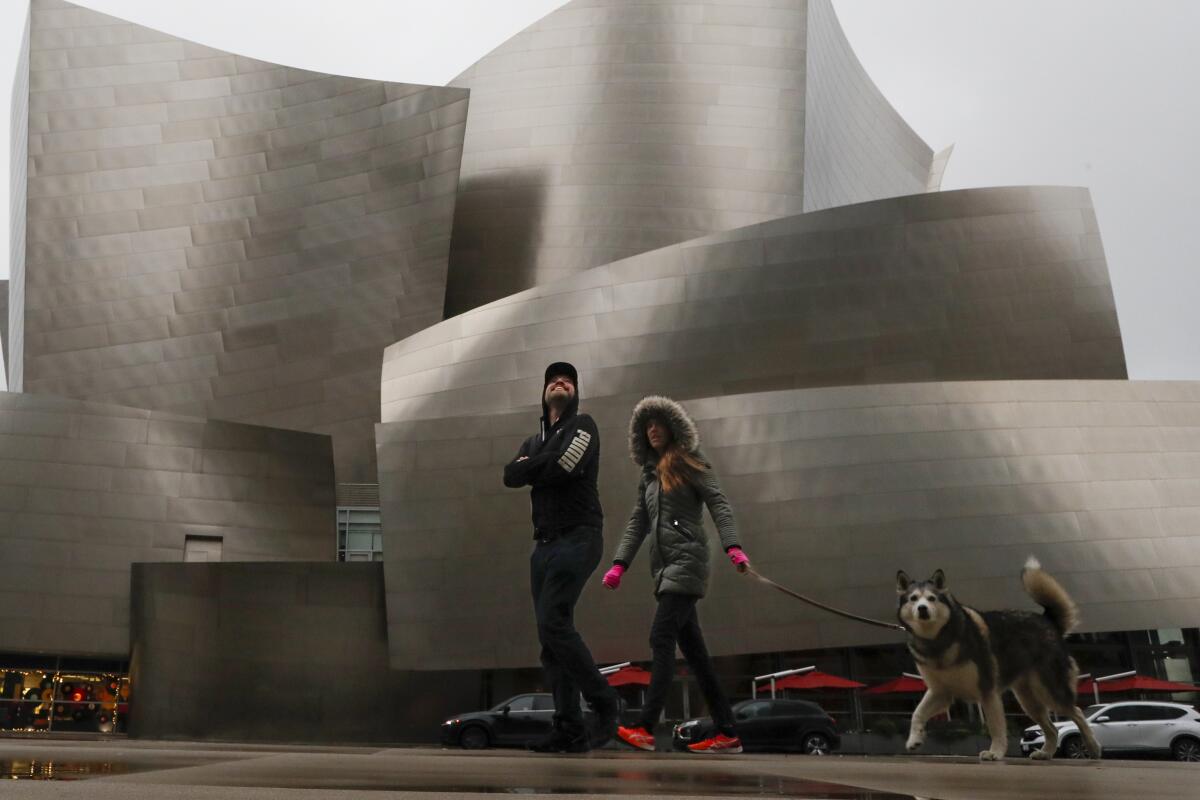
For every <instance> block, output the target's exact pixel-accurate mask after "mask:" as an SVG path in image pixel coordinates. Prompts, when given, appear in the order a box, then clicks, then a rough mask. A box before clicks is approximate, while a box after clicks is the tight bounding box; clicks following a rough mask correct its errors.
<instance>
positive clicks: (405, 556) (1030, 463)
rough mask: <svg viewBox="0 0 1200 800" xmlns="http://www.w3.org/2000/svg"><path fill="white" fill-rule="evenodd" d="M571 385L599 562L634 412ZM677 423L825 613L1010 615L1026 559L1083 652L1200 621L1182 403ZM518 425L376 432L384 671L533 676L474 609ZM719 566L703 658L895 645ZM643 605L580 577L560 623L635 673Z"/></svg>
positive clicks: (932, 399) (788, 405)
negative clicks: (1087, 645)
mask: <svg viewBox="0 0 1200 800" xmlns="http://www.w3.org/2000/svg"><path fill="white" fill-rule="evenodd" d="M581 379H582V387H583V396H584V402H583V404H582V407H583V409H584V410H586V411H587V412H588V413H590V414H592V415H593V416H594V417H595V418H596V419H597V422H598V424H599V427H600V431H601V438H602V440H603V442H604V444H603V447H604V450H603V452H604V453H605V455H604V457H603V458H602V461H601V476H600V488H601V495H602V500H603V503H604V507H605V509H606V511H607V521H606V525H605V541H606V546H605V558H608V557H611V554H612V552H613V549H614V548H615V546H616V541H617V539H618V537H619V535H620V533H621V531H622V529H623V527H624V524H625V519H626V514H627V513H628V509H629V508H630V507H631V505H632V502H633V488H634V487H635V486H636V481H637V475H636V472H635V469H634V467H633V465H632V464H631V463H630V461H629V458H628V457H627V454H626V453H625V452H624V440H625V426H626V424H627V420H628V414H629V412H630V409H631V408H632V405H633V403H634V402H635V401H636V399H637V395H628V396H624V397H614V398H606V399H601V400H588V399H587V398H588V389H587V387H588V385H589V384H588V373H587V371H586V370H585V371H584V372H583V373H582V374H581ZM539 385H540V382H538V381H533V382H530V383H529V385H527V387H526V391H527V392H529V393H530V394H532V395H533V396H536V394H537V391H538V386H539ZM654 388H657V386H656V385H650V386H648V387H647V391H649V390H652V389H654ZM687 406H688V409H689V411H690V412H691V413H692V414H693V415H694V416H695V418H696V420H697V422H698V425H699V428H700V435H701V441H702V446H703V447H704V448H705V452H706V453H707V455H708V456H709V457H710V458H711V459H712V460H713V462H714V464H715V466H716V469H717V471H718V474H719V475H721V477H722V484H723V487H724V489H725V490H726V494H727V495H728V496H729V498H730V501H731V502H732V504H733V508H734V509H735V513H736V515H737V517H738V521H739V526H740V530H741V539H742V543H743V544H744V545H745V546H746V549H747V552H748V553H749V554H750V557H751V558H752V559H754V563H755V565H756V566H757V568H758V569H760V570H761V571H762V572H764V573H765V574H766V575H768V576H770V577H772V578H774V579H776V580H778V581H780V582H782V583H784V584H786V585H789V586H793V587H797V588H799V589H800V590H802V591H805V592H807V593H811V594H813V595H814V596H817V597H819V598H821V599H822V600H824V601H827V602H829V603H831V604H833V605H836V606H839V607H842V608H846V609H848V610H850V611H852V612H856V613H859V614H865V615H869V616H873V617H877V618H885V619H886V618H889V617H890V616H891V615H892V613H893V612H894V604H895V590H894V577H893V576H894V575H895V572H896V570H897V569H901V568H902V569H905V570H907V571H909V572H910V573H912V574H918V575H920V574H927V573H932V571H933V570H934V569H936V568H939V567H940V568H943V569H945V570H946V572H947V575H948V578H949V583H950V586H951V589H952V590H953V591H956V592H957V593H958V595H959V596H960V598H962V599H963V600H964V601H968V602H970V603H972V604H973V605H976V606H977V607H980V608H992V607H1004V606H1016V607H1028V606H1029V601H1028V598H1027V597H1025V596H1024V595H1023V593H1022V592H1021V589H1020V583H1019V577H1018V576H1019V572H1020V569H1021V566H1022V564H1023V563H1024V560H1025V558H1026V557H1027V556H1028V555H1029V554H1030V553H1034V554H1036V555H1037V556H1038V557H1039V558H1040V559H1041V561H1042V563H1043V564H1044V565H1045V566H1046V567H1047V568H1048V569H1049V570H1051V571H1052V572H1053V573H1054V574H1055V575H1057V576H1058V577H1059V578H1060V580H1062V582H1063V584H1064V585H1065V586H1066V588H1067V589H1068V591H1070V592H1071V593H1072V595H1073V596H1074V597H1075V599H1076V600H1077V601H1078V602H1079V603H1080V607H1081V611H1082V616H1083V626H1082V629H1083V630H1085V631H1104V630H1136V629H1141V628H1162V627H1172V626H1183V627H1186V626H1190V625H1195V622H1196V619H1197V614H1200V383H1195V382H1179V383H1154V382H1129V381H1074V380H1070V381H1048V382H1041V381H1031V382H1021V381H985V382H952V383H942V382H934V383H922V384H889V385H874V386H854V387H837V388H826V389H807V390H790V391H781V392H766V393H756V394H748V395H731V396H725V397H714V398H705V399H699V400H693V401H690V402H688V403H687ZM533 425H534V420H533V416H532V415H531V414H530V413H528V412H526V413H500V414H492V415H481V416H470V417H460V418H454V419H441V420H424V421H415V422H402V423H393V424H384V425H380V426H379V429H378V430H379V448H380V469H381V472H382V474H383V480H382V481H381V483H382V487H383V488H384V490H385V496H384V509H383V510H384V519H385V520H386V522H387V525H388V537H389V539H388V541H389V542H396V541H399V542H400V543H401V546H399V547H391V546H389V548H388V550H387V552H386V558H387V561H386V563H385V570H386V577H387V583H386V586H387V592H388V625H389V639H390V642H391V659H392V665H393V666H394V667H399V668H418V669H437V668H450V667H453V668H455V669H464V668H471V667H477V668H499V667H525V666H532V665H534V664H536V663H537V653H538V646H537V642H536V631H535V630H534V626H533V625H532V624H530V622H529V608H528V605H527V601H517V602H503V603H494V604H491V605H488V606H487V607H486V608H484V607H483V606H481V605H480V604H479V603H478V602H474V601H475V600H477V599H478V598H481V597H505V598H512V597H516V596H517V594H515V593H519V594H523V584H522V583H521V580H520V576H522V575H524V574H525V571H526V569H527V564H526V561H527V558H528V552H529V548H530V541H529V519H528V517H529V502H528V497H527V492H523V491H511V490H506V489H504V488H503V486H502V484H501V481H500V474H501V471H502V465H503V464H504V463H505V462H506V461H508V460H509V459H510V458H511V457H512V453H513V452H515V451H516V448H517V446H518V445H519V443H520V441H521V440H522V438H523V437H524V436H525V435H527V434H528V432H529V430H530V429H531V428H532V427H533ZM723 565H725V562H724V561H723V560H718V561H716V562H714V570H713V573H714V574H713V581H712V586H711V591H710V595H709V598H708V599H707V600H706V601H705V602H704V603H703V605H702V615H703V617H704V627H705V630H706V631H707V632H709V636H708V640H709V645H710V648H711V649H712V651H713V652H714V654H720V655H727V654H735V653H751V652H771V651H783V650H797V649H809V648H818V647H834V646H846V645H856V644H875V643H880V642H886V641H895V640H896V639H895V634H893V633H889V632H885V631H881V630H880V629H877V628H871V627H867V626H863V625H859V624H856V623H852V622H848V621H844V620H840V619H838V618H836V617H833V616H830V615H827V614H823V613H822V612H819V611H817V610H815V609H811V608H809V607H807V606H805V605H803V604H800V603H797V602H795V601H792V600H790V599H788V598H785V597H783V596H782V595H780V594H778V593H776V592H774V591H771V590H769V589H767V588H764V587H762V586H761V585H759V584H757V583H755V582H753V581H751V580H749V579H747V578H744V577H741V576H738V575H737V574H736V573H735V572H734V571H733V570H732V569H731V568H728V567H727V566H726V568H722V566H723ZM651 589H652V587H651V582H650V579H649V570H648V568H647V566H646V564H645V554H644V553H643V554H642V557H641V558H639V559H638V561H636V562H635V563H634V564H633V566H632V568H631V570H630V572H629V574H628V575H627V576H626V580H625V583H624V584H623V585H622V588H621V591H620V592H617V593H612V592H605V591H603V590H602V589H601V588H600V585H599V574H598V573H597V575H596V576H595V577H594V580H593V581H592V582H591V584H590V585H589V586H588V588H587V589H585V596H584V598H583V600H582V601H581V602H580V604H579V607H578V609H577V619H578V621H579V625H580V628H581V630H582V631H583V632H584V634H585V636H586V637H587V640H588V643H589V645H590V646H591V648H592V652H593V653H594V655H595V656H596V658H597V659H598V660H599V661H602V662H603V661H619V660H627V659H630V658H632V659H638V658H645V657H646V656H647V654H648V646H647V645H646V643H645V641H644V635H645V631H646V630H648V629H649V623H650V616H651V615H652V613H653V603H652V602H651V597H650V595H651ZM631 632H633V633H631Z"/></svg>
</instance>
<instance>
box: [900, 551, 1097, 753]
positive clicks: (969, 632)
mask: <svg viewBox="0 0 1200 800" xmlns="http://www.w3.org/2000/svg"><path fill="white" fill-rule="evenodd" d="M1021 583H1022V584H1023V585H1024V587H1025V591H1026V592H1028V593H1029V596H1030V597H1032V598H1033V599H1034V601H1035V602H1036V603H1037V604H1038V605H1040V606H1042V607H1043V608H1044V609H1045V612H1044V613H1042V614H1041V615H1038V614H1035V613H1033V612H1029V611H976V610H975V609H973V608H970V607H968V606H964V605H961V604H960V603H959V602H958V601H957V600H955V599H954V596H953V595H952V594H950V593H949V592H948V591H946V576H945V575H944V574H943V573H942V571H941V570H940V569H939V570H938V571H937V572H935V573H933V577H931V578H930V579H929V580H927V581H914V580H911V579H910V578H909V577H908V575H906V574H904V572H903V571H900V572H897V573H896V591H897V593H898V594H899V603H898V608H897V610H896V617H897V619H899V620H900V624H901V625H903V626H904V628H905V629H906V630H907V631H908V651H909V652H910V653H912V657H913V659H914V660H915V661H916V662H917V670H918V671H919V672H920V673H921V677H922V678H924V679H925V683H926V685H927V686H928V691H926V692H925V696H924V697H923V698H921V702H920V704H918V705H917V710H916V711H914V712H913V716H912V726H911V728H910V733H909V735H908V744H907V745H906V746H907V748H908V749H909V751H913V750H916V749H917V748H919V747H920V746H921V744H922V743H923V742H924V741H925V723H926V722H927V721H928V720H929V718H930V717H933V716H935V715H937V714H940V713H942V712H943V711H945V710H946V709H947V708H949V707H950V703H951V702H952V701H953V700H955V699H959V700H965V701H968V702H973V703H978V704H979V706H980V708H982V709H983V716H984V719H985V720H986V722H987V727H988V734H989V735H990V736H991V737H992V743H991V746H990V747H989V748H988V749H987V750H984V751H983V752H982V753H980V754H979V759H980V760H981V761H997V760H999V759H1002V758H1004V753H1005V751H1006V750H1007V749H1008V736H1007V730H1006V727H1005V722H1004V705H1003V703H1002V701H1001V694H1002V693H1003V692H1004V691H1005V690H1006V689H1009V688H1011V689H1012V690H1013V694H1015V695H1016V696H1017V701H1018V702H1020V704H1021V708H1023V709H1024V710H1025V713H1026V714H1028V715H1029V717H1030V718H1031V719H1033V721H1034V722H1036V723H1037V724H1038V725H1039V726H1041V729H1042V732H1043V733H1044V734H1045V736H1046V744H1045V745H1044V746H1043V747H1042V749H1040V750H1037V751H1035V752H1034V753H1033V754H1032V756H1031V757H1032V758H1036V759H1047V758H1053V757H1054V751H1055V750H1057V749H1058V729H1057V728H1055V727H1054V725H1053V724H1051V722H1050V714H1049V712H1050V711H1055V712H1057V713H1059V714H1061V715H1063V716H1065V717H1069V718H1070V719H1071V720H1072V721H1073V722H1074V723H1075V724H1076V725H1078V726H1079V732H1080V733H1081V734H1083V739H1084V743H1085V744H1086V746H1087V749H1088V753H1089V755H1091V756H1092V758H1099V757H1100V745H1099V744H1097V742H1096V738H1095V737H1094V736H1092V730H1091V728H1089V727H1088V724H1087V720H1085V719H1084V718H1083V713H1082V712H1081V711H1080V710H1079V708H1078V707H1076V705H1075V684H1076V682H1077V680H1078V676H1079V668H1078V667H1077V666H1076V665H1075V660H1074V659H1072V658H1071V656H1070V655H1069V654H1068V653H1067V648H1066V645H1065V644H1064V643H1063V637H1064V636H1066V635H1067V634H1068V633H1070V632H1071V630H1072V629H1073V628H1074V627H1075V625H1076V623H1077V622H1078V614H1077V609H1076V607H1075V602H1074V601H1073V600H1072V599H1071V597H1070V595H1068V594H1067V593H1066V591H1065V590H1064V589H1063V588H1062V586H1060V585H1059V584H1058V581H1056V580H1054V578H1052V577H1050V575H1048V574H1047V573H1046V572H1043V571H1042V566H1041V564H1039V563H1038V562H1037V559H1035V558H1033V557H1032V556H1031V557H1030V558H1029V560H1028V561H1027V562H1026V563H1025V569H1023V570H1022V571H1021Z"/></svg>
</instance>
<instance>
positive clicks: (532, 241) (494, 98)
mask: <svg viewBox="0 0 1200 800" xmlns="http://www.w3.org/2000/svg"><path fill="white" fill-rule="evenodd" d="M453 85H455V86H465V87H469V88H470V89H471V114H470V116H469V118H468V120H467V134H466V142H465V145H464V152H463V162H462V186H461V190H460V193H459V200H458V208H457V210H456V215H455V222H454V242H453V245H452V251H451V265H452V267H451V273H450V281H449V287H448V290H447V294H446V313H447V316H451V315H453V314H458V313H461V312H463V311H467V310H468V309H471V308H475V307H476V306H479V305H482V304H484V303H487V302H489V301H492V300H497V299H499V298H502V297H505V296H507V295H509V294H512V293H513V292H518V291H521V290H522V289H528V288H530V287H531V286H538V285H543V284H546V283H549V282H552V281H556V280H559V279H561V278H564V277H566V276H568V275H572V274H575V273H578V272H580V271H582V270H585V269H587V268H590V267H596V266H600V265H602V264H606V263H608V262H611V261H615V260H617V259H621V258H626V257H628V256H631V255H634V254H636V253H642V252H646V251H649V250H654V249H656V248H660V247H664V246H666V245H670V244H675V243H676V242H681V241H685V240H688V239H694V238H696V237H699V236H704V235H706V234H710V233H714V232H717V231H727V230H731V229H734V228H740V227H743V226H746V225H750V224H752V223H755V222H762V221H765V220H769V219H774V218H776V217H784V216H790V215H793V214H798V213H800V212H801V211H805V210H810V209H813V208H823V207H826V206H829V205H839V204H844V203H851V202H858V201H861V200H870V199H875V198H878V197H888V196H892V195H899V194H912V193H915V192H920V191H924V188H925V185H926V181H927V177H928V172H929V166H930V160H931V157H932V154H931V152H930V150H929V148H928V146H926V145H925V144H924V143H923V142H921V140H920V139H919V138H918V137H917V136H916V135H915V134H914V133H913V132H912V131H911V129H909V128H908V126H907V125H905V124H904V122H903V120H901V119H900V117H899V115H897V114H896V112H895V111H894V110H893V109H892V108H891V106H889V105H888V103H887V101H886V100H885V99H884V98H883V96H882V95H881V94H880V93H879V91H878V90H877V89H875V87H874V85H873V84H872V83H871V81H870V79H869V78H868V77H867V75H866V73H865V72H864V71H863V70H862V67H861V66H859V64H858V61H857V60H856V59H855V58H854V55H853V53H852V52H851V51H850V47H849V44H848V43H847V42H846V41H845V37H844V36H843V35H842V32H841V29H840V27H838V25H837V21H836V19H835V18H834V16H833V10H832V6H831V5H830V4H829V2H828V0H815V1H814V2H812V3H810V2H808V0H723V1H719V0H718V1H714V0H707V1H705V2H697V1H696V0H666V1H665V2H654V3H635V2H625V1H624V0H617V1H614V0H572V2H569V3H567V4H565V5H564V6H563V7H562V8H560V9H558V10H557V11H555V12H553V13H551V14H550V15H548V16H546V17H545V18H544V19H542V20H540V21H539V22H537V23H535V24H533V25H531V26H530V27H529V28H527V29H526V30H524V31H523V32H521V33H520V34H518V35H517V36H515V37H513V38H512V39H510V40H509V41H507V42H505V43H504V44H503V45H501V46H500V47H498V48H497V49H496V50H494V51H493V52H492V53H490V54H489V55H487V56H486V57H484V58H483V59H481V60H480V61H479V62H478V63H476V64H475V65H474V66H472V67H471V68H470V69H468V70H467V71H466V72H464V73H463V74H462V75H461V76H459V77H458V78H456V79H455V80H454V81H453ZM815 114H821V115H822V118H821V120H819V121H818V122H817V123H816V124H817V125H818V126H817V127H816V128H814V127H813V125H814V119H816V117H815V116H814V115H815ZM813 176H815V177H813ZM814 181H815V183H814ZM810 195H811V199H810Z"/></svg>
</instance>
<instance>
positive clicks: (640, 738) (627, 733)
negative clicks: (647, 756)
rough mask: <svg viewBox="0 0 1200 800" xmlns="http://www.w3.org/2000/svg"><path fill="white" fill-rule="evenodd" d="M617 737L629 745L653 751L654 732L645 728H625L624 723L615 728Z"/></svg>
mask: <svg viewBox="0 0 1200 800" xmlns="http://www.w3.org/2000/svg"><path fill="white" fill-rule="evenodd" d="M617 738H618V739H620V740H621V741H622V742H624V743H625V744H627V745H629V746H630V747H636V748H637V749H639V750H649V751H650V752H654V734H652V733H650V732H649V731H647V730H646V729H645V728H642V727H637V728H626V727H625V726H624V725H621V726H620V727H618V728H617Z"/></svg>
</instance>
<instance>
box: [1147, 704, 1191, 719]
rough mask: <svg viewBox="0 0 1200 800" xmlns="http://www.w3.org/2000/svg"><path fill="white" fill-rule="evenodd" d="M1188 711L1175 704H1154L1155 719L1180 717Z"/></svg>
mask: <svg viewBox="0 0 1200 800" xmlns="http://www.w3.org/2000/svg"><path fill="white" fill-rule="evenodd" d="M1186 713H1187V711H1185V710H1184V709H1182V708H1175V707H1174V706H1154V718H1155V719H1179V718H1180V717H1182V716H1183V715H1184V714H1186Z"/></svg>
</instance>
